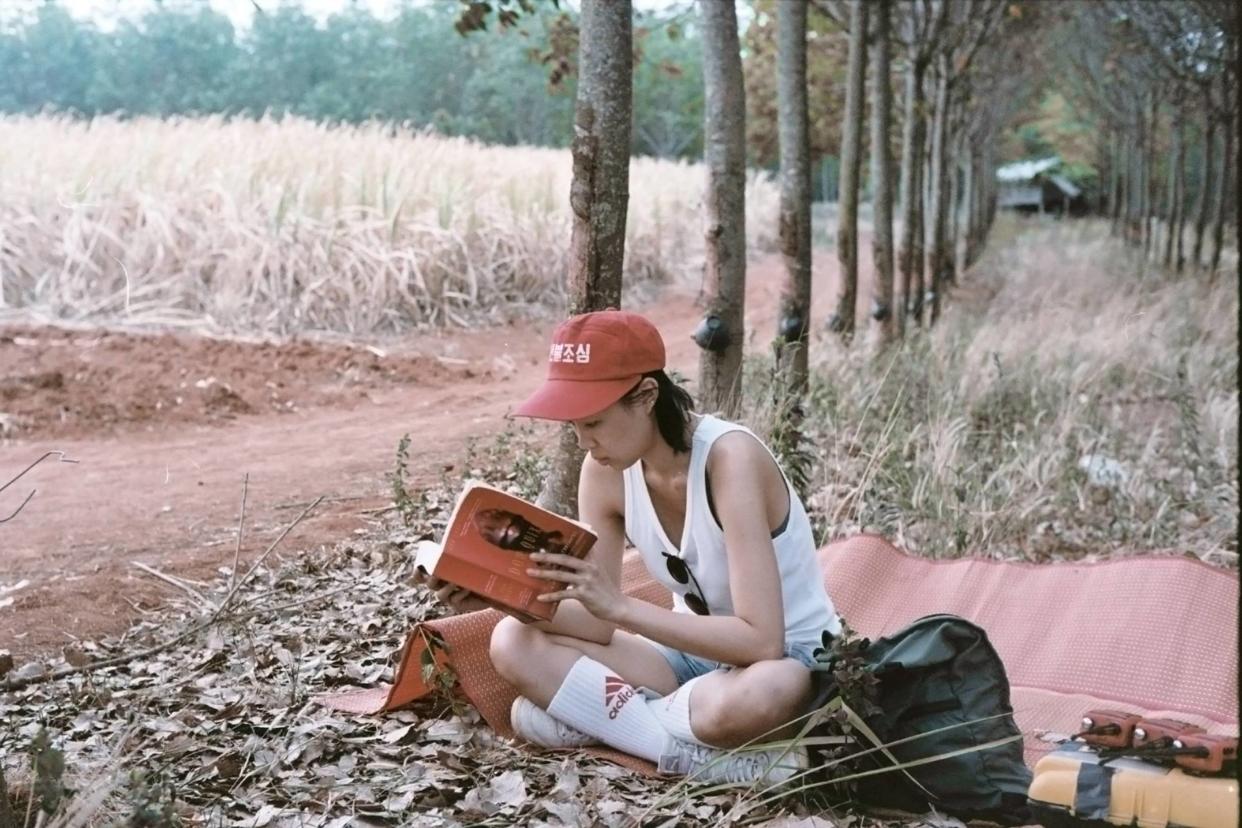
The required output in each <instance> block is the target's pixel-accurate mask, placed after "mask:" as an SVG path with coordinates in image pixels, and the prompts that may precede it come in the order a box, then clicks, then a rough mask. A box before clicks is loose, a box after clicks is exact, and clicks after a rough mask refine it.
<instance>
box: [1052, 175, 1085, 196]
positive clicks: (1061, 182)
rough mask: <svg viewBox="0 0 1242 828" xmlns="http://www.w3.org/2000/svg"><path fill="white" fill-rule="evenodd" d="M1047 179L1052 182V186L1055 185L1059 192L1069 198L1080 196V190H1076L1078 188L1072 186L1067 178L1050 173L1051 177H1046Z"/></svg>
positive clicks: (1071, 182) (1072, 183)
mask: <svg viewBox="0 0 1242 828" xmlns="http://www.w3.org/2000/svg"><path fill="white" fill-rule="evenodd" d="M1048 178H1049V179H1050V180H1051V181H1052V183H1053V184H1056V185H1057V186H1058V187H1060V188H1061V192H1063V193H1065V194H1066V195H1067V196H1069V197H1070V198H1078V196H1080V195H1081V194H1082V190H1080V189H1078V186H1077V185H1076V184H1074V182H1073V181H1070V180H1069V179H1068V178H1066V177H1065V176H1063V175H1057V174H1056V173H1052V174H1051V175H1049V176H1048Z"/></svg>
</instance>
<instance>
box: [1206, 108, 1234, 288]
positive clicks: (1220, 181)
mask: <svg viewBox="0 0 1242 828" xmlns="http://www.w3.org/2000/svg"><path fill="white" fill-rule="evenodd" d="M1235 105H1236V104H1235ZM1223 131H1224V135H1223V136H1222V141H1223V142H1224V152H1223V153H1222V154H1221V156H1220V175H1219V176H1217V178H1216V213H1215V216H1214V217H1213V226H1212V262H1211V264H1210V265H1209V266H1208V273H1210V274H1211V277H1212V278H1213V279H1215V278H1216V273H1217V271H1218V270H1219V269H1220V254H1221V249H1222V248H1223V247H1224V244H1225V214H1226V213H1227V212H1228V210H1229V182H1230V181H1231V180H1232V178H1233V167H1232V162H1233V160H1234V159H1233V139H1234V135H1233V118H1230V117H1225V119H1224V129H1223Z"/></svg>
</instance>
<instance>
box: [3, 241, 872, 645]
mask: <svg viewBox="0 0 1242 828" xmlns="http://www.w3.org/2000/svg"><path fill="white" fill-rule="evenodd" d="M835 271H836V263H835V261H830V260H828V256H827V255H824V254H819V255H817V264H816V285H815V296H816V302H815V306H816V308H815V314H814V318H815V319H816V320H818V321H819V322H822V321H823V320H824V318H825V315H826V313H827V310H828V308H829V307H830V306H831V305H832V302H833V298H834V297H835V285H834V284H833V283H834V282H835V279H834V278H833V277H834V276H835ZM782 280H783V272H782V268H781V266H780V260H779V258H777V257H768V258H765V259H763V260H761V261H759V262H757V263H755V264H753V265H752V267H751V269H750V272H749V276H748V282H749V286H748V290H747V329H748V334H749V337H750V338H748V346H747V347H748V348H749V349H752V350H753V349H754V348H756V347H764V343H766V342H768V341H769V340H770V339H771V337H772V333H773V331H774V329H775V314H776V305H777V300H778V297H779V291H780V284H781V282H782ZM860 297H861V298H860V302H859V304H860V305H864V306H865V305H867V304H868V303H869V300H868V297H869V288H868V287H867V286H866V285H865V284H864V285H863V286H862V289H861V290H860ZM643 310H644V312H645V313H647V314H648V315H649V316H651V318H652V319H653V320H654V321H655V322H656V323H657V325H658V326H659V327H660V329H661V331H662V332H663V333H664V335H665V339H666V341H667V342H668V343H669V350H670V364H671V365H672V366H673V367H675V368H677V369H678V370H679V371H681V372H682V373H683V374H685V375H687V376H695V375H696V374H697V372H698V369H697V359H698V349H697V348H696V347H695V346H694V344H693V343H692V342H691V341H690V339H689V332H690V331H691V330H692V329H693V326H694V324H695V323H696V321H697V319H698V318H699V315H700V314H701V310H700V309H698V308H697V307H696V306H695V302H694V297H693V296H691V295H689V294H687V293H685V292H680V291H675V290H672V289H670V290H669V291H668V292H667V293H666V294H665V295H664V296H662V297H661V298H660V300H659V301H658V302H657V303H654V304H653V305H651V306H649V307H647V308H645V309H643ZM549 327H550V325H549V324H547V323H540V324H525V325H515V326H510V327H504V328H499V329H495V328H493V329H489V330H487V331H483V332H462V331H455V332H443V333H427V334H418V335H411V336H409V337H406V338H405V339H403V340H401V341H400V342H399V343H385V344H383V345H380V346H377V347H375V348H368V347H366V346H363V345H358V344H347V343H333V342H310V341H295V342H290V343H270V342H242V341H236V340H229V341H224V340H217V339H210V338H206V337H202V336H195V335H190V334H182V333H158V334H142V333H132V332H114V331H101V330H98V329H90V330H73V329H67V328H62V327H50V326H45V327H32V326H13V325H10V326H0V483H2V482H3V481H6V480H8V479H9V478H10V477H12V476H13V475H14V474H16V473H17V472H18V471H20V470H21V469H23V468H25V467H26V466H27V465H28V464H29V463H31V462H32V461H34V460H35V459H37V458H38V457H40V456H41V455H43V454H44V453H45V452H48V451H55V450H59V451H63V452H64V453H65V456H66V457H68V458H71V459H73V460H76V461H78V462H77V463H76V464H68V463H57V462H54V458H49V459H48V460H45V461H44V462H43V463H42V464H40V465H39V466H38V467H36V468H35V469H34V470H33V471H31V472H30V473H29V474H28V475H26V476H25V477H23V478H22V479H21V480H20V481H18V482H17V483H15V484H14V485H13V486H11V487H9V488H8V489H7V490H6V491H4V492H3V493H0V517H4V516H7V515H9V514H10V513H11V512H12V511H13V510H14V509H16V508H17V506H18V505H19V504H20V503H21V502H22V499H23V498H25V497H26V495H27V494H28V493H29V492H30V490H31V489H37V494H35V495H34V497H33V498H32V499H31V500H30V502H29V504H28V505H27V506H26V507H25V509H24V510H22V511H21V513H20V514H19V515H18V516H17V517H16V518H14V519H13V520H11V521H9V522H7V523H0V649H9V650H12V651H13V652H14V653H15V654H16V655H18V656H19V657H22V656H33V655H36V654H40V653H48V652H55V651H56V650H58V649H59V648H60V647H61V646H63V645H65V644H68V643H70V642H72V641H74V640H76V639H88V638H92V637H97V636H99V635H102V634H107V633H117V632H120V631H121V630H123V629H125V628H126V627H127V626H128V624H129V623H130V621H131V620H132V619H133V618H134V617H135V615H136V614H137V613H140V612H143V611H147V610H149V609H150V608H152V607H155V606H158V605H159V604H160V602H161V601H163V600H165V599H166V598H167V597H169V596H170V595H173V594H176V593H175V592H174V591H173V588H172V587H170V586H169V585H168V584H166V583H164V582H163V581H161V580H159V579H157V578H155V577H153V576H151V575H149V574H147V573H146V572H144V571H142V570H140V569H139V568H137V567H134V566H133V565H132V562H141V563H144V564H146V565H148V566H150V567H154V568H156V569H159V570H161V571H163V572H167V573H170V574H174V575H177V576H179V577H183V578H190V579H203V578H206V577H210V576H211V574H212V573H213V572H214V571H215V570H216V569H217V568H219V567H226V566H230V565H231V564H232V560H233V554H234V551H233V550H234V543H235V537H236V527H237V518H238V507H239V504H240V500H241V493H242V478H243V475H246V474H248V475H249V496H248V504H247V517H246V527H245V532H244V535H243V543H242V557H243V560H245V559H253V558H254V557H255V556H256V555H257V554H258V553H259V552H260V551H261V550H262V549H263V548H265V547H266V546H267V544H269V543H270V542H271V541H272V540H273V539H274V538H275V537H276V535H277V534H278V533H279V531H280V530H281V528H282V527H283V526H284V525H285V524H287V523H288V522H289V521H290V520H292V519H293V518H294V517H295V516H296V515H297V514H298V513H299V512H300V511H301V509H302V507H303V506H304V505H305V504H307V503H308V502H310V501H311V500H313V499H314V498H315V497H317V496H320V495H324V496H326V498H327V500H326V501H325V503H324V504H322V505H321V506H320V507H319V508H318V509H317V510H316V511H315V512H314V514H313V516H312V517H310V518H308V519H307V520H306V521H304V522H303V523H302V524H301V525H300V526H299V527H298V528H297V529H296V530H295V532H294V533H293V534H292V535H291V536H290V538H288V539H287V540H286V541H285V543H284V545H282V547H281V550H282V551H283V553H284V554H285V555H293V554H298V551H299V550H313V549H315V548H318V547H321V546H325V545H332V544H335V543H337V542H340V541H343V540H347V539H348V538H350V537H351V536H352V535H353V534H354V533H359V534H361V533H365V532H369V531H372V530H374V529H375V528H376V527H377V525H378V518H377V517H376V514H375V512H376V510H377V509H379V508H382V507H383V506H385V505H387V503H388V497H387V494H386V490H387V483H386V481H385V475H386V473H388V472H389V471H391V469H392V467H393V461H394V456H395V449H396V445H397V442H398V440H399V439H400V437H401V435H403V434H405V433H406V432H409V433H410V434H411V435H412V438H413V443H412V446H411V451H410V472H411V478H412V480H413V482H414V483H415V484H417V483H419V482H420V481H431V480H434V479H435V478H436V477H437V476H438V475H439V473H440V471H441V470H442V468H443V467H444V466H445V465H448V464H452V463H454V462H455V461H457V460H459V459H460V458H461V457H462V456H463V455H464V451H465V446H466V444H467V441H468V440H469V439H470V438H471V437H476V438H477V437H484V436H487V435H490V434H494V433H496V432H499V431H500V430H501V429H502V428H503V427H504V414H505V412H506V410H507V409H508V408H509V407H511V406H512V405H514V404H515V403H516V402H517V401H519V400H520V399H521V398H522V397H523V396H524V395H525V394H526V393H528V392H529V391H530V390H532V389H533V388H534V387H535V386H536V385H537V384H538V382H539V380H540V378H541V376H542V374H543V370H544V365H543V360H544V354H545V348H546V345H545V340H546V336H547V332H548V328H549ZM23 582H25V584H24V585H23V586H20V587H17V588H14V587H15V585H18V584H22V583H23Z"/></svg>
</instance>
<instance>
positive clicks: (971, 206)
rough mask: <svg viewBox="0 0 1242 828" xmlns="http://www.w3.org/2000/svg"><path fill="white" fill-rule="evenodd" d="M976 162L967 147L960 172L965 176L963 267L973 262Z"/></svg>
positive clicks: (972, 153)
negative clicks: (964, 162) (964, 246)
mask: <svg viewBox="0 0 1242 828" xmlns="http://www.w3.org/2000/svg"><path fill="white" fill-rule="evenodd" d="M977 162H978V158H977V157H976V156H975V154H974V152H973V151H972V150H970V149H967V152H966V164H965V165H964V167H963V168H962V174H963V175H964V176H965V177H964V178H963V180H962V215H963V216H965V218H966V248H965V250H964V251H963V252H962V256H963V259H962V262H963V264H962V267H963V269H965V268H968V267H970V266H971V265H972V264H974V263H975V243H974V238H975V210H976V207H975V205H976V203H977V201H978V199H977V198H976V196H975V188H976V187H977V186H978V185H977V183H976V180H975V167H976V166H977Z"/></svg>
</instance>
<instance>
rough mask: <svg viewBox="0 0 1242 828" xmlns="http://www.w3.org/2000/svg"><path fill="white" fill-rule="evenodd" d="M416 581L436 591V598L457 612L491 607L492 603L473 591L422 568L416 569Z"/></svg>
mask: <svg viewBox="0 0 1242 828" xmlns="http://www.w3.org/2000/svg"><path fill="white" fill-rule="evenodd" d="M414 583H416V584H422V585H423V586H425V587H427V588H428V589H429V590H431V591H432V592H433V593H435V596H436V599H437V600H439V602H440V603H441V604H443V605H444V606H446V607H448V608H449V609H451V610H452V611H453V612H454V613H455V614H461V613H464V612H474V611H475V610H481V609H490V608H491V604H489V603H487V602H486V601H484V600H483V599H482V598H480V597H479V596H477V595H475V594H474V593H473V592H470V591H469V590H466V589H462V588H461V587H459V586H456V585H455V584H450V583H449V582H448V581H441V580H440V579H439V578H433V577H431V576H430V575H426V574H424V573H423V571H422V570H421V569H415V570H414Z"/></svg>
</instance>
